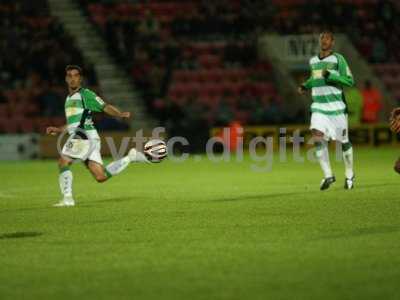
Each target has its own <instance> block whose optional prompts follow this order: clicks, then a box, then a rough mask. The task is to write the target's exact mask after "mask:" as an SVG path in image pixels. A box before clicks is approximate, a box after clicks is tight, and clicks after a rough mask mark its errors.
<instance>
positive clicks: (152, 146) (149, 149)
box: [144, 139, 167, 163]
mask: <svg viewBox="0 0 400 300" xmlns="http://www.w3.org/2000/svg"><path fill="white" fill-rule="evenodd" d="M144 155H146V157H147V159H148V160H149V161H151V162H153V163H159V162H161V161H162V160H163V159H164V158H166V157H167V145H166V144H165V142H164V141H162V140H156V139H154V140H150V141H148V142H147V143H146V144H145V145H144Z"/></svg>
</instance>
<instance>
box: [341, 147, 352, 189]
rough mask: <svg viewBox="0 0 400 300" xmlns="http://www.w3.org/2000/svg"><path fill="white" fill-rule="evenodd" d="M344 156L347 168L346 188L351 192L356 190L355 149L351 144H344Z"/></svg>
mask: <svg viewBox="0 0 400 300" xmlns="http://www.w3.org/2000/svg"><path fill="white" fill-rule="evenodd" d="M342 154H343V161H344V167H345V176H346V178H345V180H344V188H345V189H346V190H351V189H352V188H354V179H355V176H354V170H353V147H352V145H351V143H350V142H347V143H343V144H342Z"/></svg>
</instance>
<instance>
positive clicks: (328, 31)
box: [320, 29, 335, 40]
mask: <svg viewBox="0 0 400 300" xmlns="http://www.w3.org/2000/svg"><path fill="white" fill-rule="evenodd" d="M323 34H327V35H330V36H331V38H332V40H334V39H335V35H334V34H333V31H332V30H330V29H324V30H322V31H321V34H320V35H323Z"/></svg>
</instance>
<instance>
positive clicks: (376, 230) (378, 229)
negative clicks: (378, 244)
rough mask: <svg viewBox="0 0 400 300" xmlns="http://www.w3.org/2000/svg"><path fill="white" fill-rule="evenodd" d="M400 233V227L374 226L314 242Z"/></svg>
mask: <svg viewBox="0 0 400 300" xmlns="http://www.w3.org/2000/svg"><path fill="white" fill-rule="evenodd" d="M398 231H400V227H399V226H374V227H366V228H358V229H356V230H353V231H350V232H343V233H336V234H331V235H325V236H321V237H318V238H315V239H312V241H319V240H330V239H343V238H353V237H361V236H365V235H375V234H385V233H392V232H398Z"/></svg>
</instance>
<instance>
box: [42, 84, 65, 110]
mask: <svg viewBox="0 0 400 300" xmlns="http://www.w3.org/2000/svg"><path fill="white" fill-rule="evenodd" d="M41 89H42V92H41V93H40V94H39V96H38V97H37V101H38V103H39V107H40V110H41V112H42V114H43V115H44V116H46V117H53V116H63V115H64V101H63V100H64V99H63V98H62V97H61V96H60V95H59V94H57V93H56V92H55V91H54V90H53V89H51V88H50V86H49V83H48V82H47V81H44V82H42V83H41Z"/></svg>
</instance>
